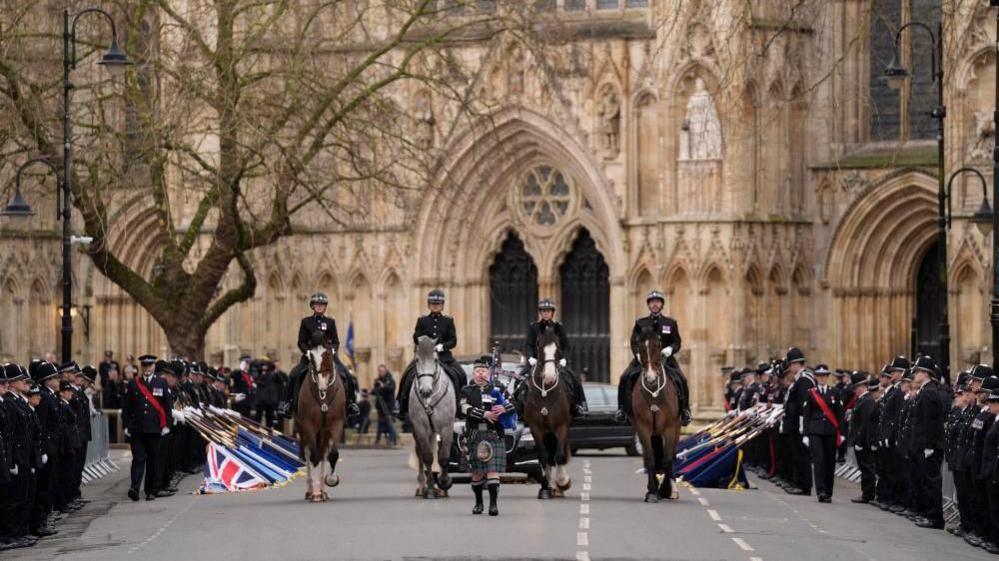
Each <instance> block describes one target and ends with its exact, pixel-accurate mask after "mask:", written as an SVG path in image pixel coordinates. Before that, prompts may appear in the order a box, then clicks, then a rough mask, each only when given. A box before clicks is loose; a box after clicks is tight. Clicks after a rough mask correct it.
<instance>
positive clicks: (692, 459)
mask: <svg viewBox="0 0 999 561" xmlns="http://www.w3.org/2000/svg"><path fill="white" fill-rule="evenodd" d="M783 416H784V407H783V406H782V405H773V404H768V403H759V404H757V405H756V406H754V407H752V408H750V409H746V410H744V411H741V412H736V411H731V412H729V414H728V415H726V416H725V417H723V418H722V419H719V420H718V421H715V422H714V423H711V424H710V425H708V426H706V427H704V428H702V429H701V430H699V431H698V432H696V433H694V434H691V435H689V436H687V437H684V438H682V439H681V440H680V442H679V443H678V444H677V454H676V466H675V472H674V473H675V474H676V475H677V477H679V478H680V479H683V480H684V481H686V482H687V483H690V484H691V485H693V486H695V487H715V488H722V489H736V488H740V489H745V488H747V487H748V485H749V482H748V480H747V479H746V472H745V469H744V468H743V465H742V458H743V450H742V449H743V447H744V446H745V445H746V444H747V443H749V442H751V441H753V440H754V439H756V438H758V437H759V436H761V435H763V434H764V433H765V432H767V431H768V430H770V429H771V428H773V427H774V426H776V424H777V423H778V422H780V420H781V418H782V417H783Z"/></svg>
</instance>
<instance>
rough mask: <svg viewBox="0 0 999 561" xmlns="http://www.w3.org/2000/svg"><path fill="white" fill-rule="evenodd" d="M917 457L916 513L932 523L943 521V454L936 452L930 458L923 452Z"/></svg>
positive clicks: (914, 488) (914, 487)
mask: <svg viewBox="0 0 999 561" xmlns="http://www.w3.org/2000/svg"><path fill="white" fill-rule="evenodd" d="M915 455H916V462H915V463H916V469H915V472H914V474H913V475H914V476H915V477H914V479H913V490H914V497H915V499H916V500H915V501H914V505H915V507H916V512H918V513H919V514H921V515H923V516H925V517H926V518H927V519H929V520H930V521H931V522H940V521H943V477H942V476H941V473H940V467H941V463H942V462H943V453H942V452H941V451H940V450H935V451H934V453H933V455H932V456H930V457H929V458H927V457H926V455H925V454H923V453H922V451H919V453H918V454H915Z"/></svg>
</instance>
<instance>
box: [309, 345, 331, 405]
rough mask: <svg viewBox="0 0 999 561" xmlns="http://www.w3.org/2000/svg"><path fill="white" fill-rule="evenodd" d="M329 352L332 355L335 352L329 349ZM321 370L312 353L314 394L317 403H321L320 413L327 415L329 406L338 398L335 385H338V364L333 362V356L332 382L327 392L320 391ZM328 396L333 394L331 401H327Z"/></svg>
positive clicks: (310, 358)
mask: <svg viewBox="0 0 999 561" xmlns="http://www.w3.org/2000/svg"><path fill="white" fill-rule="evenodd" d="M327 352H330V353H332V352H333V351H330V350H329V349H327ZM320 368H321V366H316V359H315V357H313V356H312V355H311V353H310V355H309V376H310V377H311V378H312V387H313V388H314V389H315V390H314V392H313V393H314V394H315V397H316V401H318V402H319V409H320V411H322V412H323V413H325V412H327V411H329V409H330V406H329V404H330V403H331V402H332V401H333V398H334V397H335V396H336V386H334V384H335V383H336V362H335V361H334V360H333V357H332V356H331V357H330V381H329V383H327V384H326V389H325V390H321V389H319V373H320V372H321V370H320ZM331 387H332V388H333V391H332V392H331V391H330V388H331ZM328 394H332V395H330V396H329V398H330V399H329V401H327V400H326V396H327V395H328Z"/></svg>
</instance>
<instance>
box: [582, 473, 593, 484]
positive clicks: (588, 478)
mask: <svg viewBox="0 0 999 561" xmlns="http://www.w3.org/2000/svg"><path fill="white" fill-rule="evenodd" d="M583 483H593V476H592V475H584V476H583Z"/></svg>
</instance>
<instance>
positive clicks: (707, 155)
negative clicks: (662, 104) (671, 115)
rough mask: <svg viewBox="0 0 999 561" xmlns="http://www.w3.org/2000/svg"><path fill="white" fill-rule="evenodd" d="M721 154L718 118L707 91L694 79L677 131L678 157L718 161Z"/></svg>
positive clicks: (720, 134)
mask: <svg viewBox="0 0 999 561" xmlns="http://www.w3.org/2000/svg"><path fill="white" fill-rule="evenodd" d="M721 157H722V132H721V121H720V120H719V119H718V111H717V109H716V108H715V102H714V100H713V99H712V98H711V93H709V92H708V90H707V88H706V87H705V86H704V80H702V79H700V78H698V79H697V80H696V81H695V83H694V93H693V94H692V95H691V96H690V99H689V100H688V101H687V115H686V117H685V119H684V126H683V130H681V131H680V159H681V160H720V159H721Z"/></svg>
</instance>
